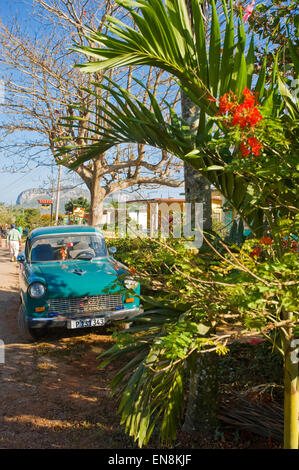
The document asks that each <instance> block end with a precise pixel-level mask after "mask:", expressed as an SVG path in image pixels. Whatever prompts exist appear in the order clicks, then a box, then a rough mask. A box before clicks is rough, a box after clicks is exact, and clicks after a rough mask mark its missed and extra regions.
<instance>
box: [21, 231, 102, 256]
mask: <svg viewBox="0 0 299 470" xmlns="http://www.w3.org/2000/svg"><path fill="white" fill-rule="evenodd" d="M103 256H107V250H106V245H105V241H104V239H103V238H102V237H100V236H98V235H92V234H90V235H89V234H82V235H80V234H74V235H72V234H63V235H59V236H48V237H39V238H37V239H36V240H33V242H32V246H31V253H30V260H31V262H42V261H56V260H62V261H69V260H74V259H91V258H101V257H103Z"/></svg>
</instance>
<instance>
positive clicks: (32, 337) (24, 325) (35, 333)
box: [18, 305, 45, 341]
mask: <svg viewBox="0 0 299 470" xmlns="http://www.w3.org/2000/svg"><path fill="white" fill-rule="evenodd" d="M18 324H19V330H20V332H21V333H22V336H23V337H24V338H25V339H27V340H28V341H37V340H38V339H40V338H41V337H42V336H44V335H45V329H44V328H42V329H40V328H30V327H29V326H28V322H27V318H26V315H25V311H24V307H23V305H21V306H20V308H19V314H18Z"/></svg>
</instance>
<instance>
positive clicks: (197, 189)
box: [181, 0, 218, 434]
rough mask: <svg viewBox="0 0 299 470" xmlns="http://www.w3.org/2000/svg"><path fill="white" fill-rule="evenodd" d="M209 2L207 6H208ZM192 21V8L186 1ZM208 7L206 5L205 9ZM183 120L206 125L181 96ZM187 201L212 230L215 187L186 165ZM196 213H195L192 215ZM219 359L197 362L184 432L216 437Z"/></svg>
mask: <svg viewBox="0 0 299 470" xmlns="http://www.w3.org/2000/svg"><path fill="white" fill-rule="evenodd" d="M206 3H207V2H204V4H206ZM186 4H187V7H188V10H189V15H190V17H191V16H192V8H191V3H190V0H186ZM206 7H207V6H206V5H205V8H206ZM181 105H182V118H183V119H184V120H185V121H186V122H187V123H188V124H189V126H190V128H191V130H192V131H193V132H196V131H197V129H198V126H199V125H201V127H203V125H204V119H203V118H204V116H203V115H202V116H201V115H200V109H199V108H198V107H197V106H196V105H194V103H193V102H192V101H191V100H190V99H189V97H188V96H186V95H185V94H184V93H183V92H182V95H181ZM184 170H185V199H186V202H189V203H193V205H194V203H196V202H197V203H202V204H203V227H202V229H203V231H204V232H206V231H210V230H211V229H212V196H211V193H212V192H211V185H210V183H209V181H208V180H207V179H206V178H204V177H203V176H202V175H201V174H200V173H199V172H198V171H196V170H195V169H193V168H191V167H190V166H189V165H188V164H187V163H185V167H184ZM192 212H193V211H192ZM191 223H192V227H195V223H194V215H193V216H191ZM217 364H218V358H217V357H216V355H215V354H213V353H207V354H202V355H201V356H200V357H199V359H198V360H197V363H196V366H195V371H194V373H193V374H192V375H191V377H190V381H189V394H188V403H187V409H186V414H185V421H184V425H183V431H185V432H189V433H192V432H202V433H205V434H213V432H214V431H215V429H216V426H217V406H218V377H217Z"/></svg>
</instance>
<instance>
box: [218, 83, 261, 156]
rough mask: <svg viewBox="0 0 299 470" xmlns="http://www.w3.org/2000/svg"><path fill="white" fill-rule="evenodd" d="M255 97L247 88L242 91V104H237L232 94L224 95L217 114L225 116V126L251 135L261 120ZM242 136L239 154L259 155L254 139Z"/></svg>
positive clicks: (258, 148)
mask: <svg viewBox="0 0 299 470" xmlns="http://www.w3.org/2000/svg"><path fill="white" fill-rule="evenodd" d="M257 106H258V105H257V99H256V95H255V94H254V93H253V92H252V91H250V90H249V89H248V88H244V90H243V102H242V103H240V104H239V103H238V101H237V97H236V95H234V93H232V92H230V93H225V95H223V96H221V98H220V100H219V114H220V115H221V116H224V115H227V120H226V126H239V127H240V128H241V129H242V130H243V131H244V132H247V133H251V134H252V133H253V131H254V128H255V126H256V125H257V124H258V123H259V121H260V120H261V119H262V115H261V113H260V112H259V110H258V107H257ZM244 132H243V134H242V139H243V140H242V142H241V145H240V151H241V154H242V155H243V156H245V157H247V156H248V155H250V154H253V155H259V153H260V150H261V148H262V145H261V143H260V142H259V141H258V140H257V138H256V137H254V136H252V135H251V136H250V137H248V138H246V137H245V136H244Z"/></svg>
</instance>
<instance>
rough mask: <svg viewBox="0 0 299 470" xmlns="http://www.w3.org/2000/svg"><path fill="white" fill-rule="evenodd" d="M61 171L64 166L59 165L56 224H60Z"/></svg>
mask: <svg viewBox="0 0 299 470" xmlns="http://www.w3.org/2000/svg"><path fill="white" fill-rule="evenodd" d="M61 172H62V166H61V165H59V171H58V183H57V194H56V212H55V225H58V214H59V203H60V187H61Z"/></svg>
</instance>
